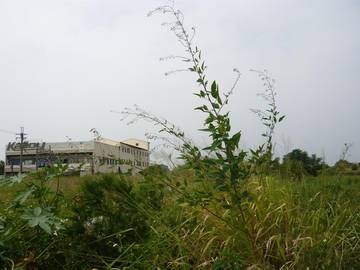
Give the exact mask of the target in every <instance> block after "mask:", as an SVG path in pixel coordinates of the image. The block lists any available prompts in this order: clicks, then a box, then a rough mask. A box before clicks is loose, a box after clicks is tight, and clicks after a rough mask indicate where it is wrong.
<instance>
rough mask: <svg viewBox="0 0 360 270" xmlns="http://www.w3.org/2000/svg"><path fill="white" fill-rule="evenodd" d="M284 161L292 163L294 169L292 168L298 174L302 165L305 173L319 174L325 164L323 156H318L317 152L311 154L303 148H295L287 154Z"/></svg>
mask: <svg viewBox="0 0 360 270" xmlns="http://www.w3.org/2000/svg"><path fill="white" fill-rule="evenodd" d="M283 161H284V163H287V162H288V163H290V166H292V167H291V168H292V169H290V170H291V171H293V172H294V173H295V174H296V175H299V174H300V171H301V167H302V169H303V171H304V173H306V174H308V175H313V176H317V175H318V174H319V171H320V170H321V169H322V168H323V166H324V162H323V160H322V159H321V158H318V157H317V156H316V155H315V154H313V155H311V156H309V155H308V153H307V152H306V151H303V150H301V149H294V150H293V151H291V152H290V153H288V154H286V155H285V156H284V157H283Z"/></svg>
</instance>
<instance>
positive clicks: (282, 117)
mask: <svg viewBox="0 0 360 270" xmlns="http://www.w3.org/2000/svg"><path fill="white" fill-rule="evenodd" d="M284 118H285V115H283V116H281V117H280V118H279V123H280V122H281V121H282V120H284Z"/></svg>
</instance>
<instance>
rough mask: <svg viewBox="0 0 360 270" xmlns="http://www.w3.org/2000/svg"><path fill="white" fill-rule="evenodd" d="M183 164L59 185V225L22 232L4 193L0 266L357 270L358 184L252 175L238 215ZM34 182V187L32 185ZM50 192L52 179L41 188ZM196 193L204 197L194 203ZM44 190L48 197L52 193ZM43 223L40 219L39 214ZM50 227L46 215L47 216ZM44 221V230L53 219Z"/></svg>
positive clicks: (10, 194) (10, 193)
mask: <svg viewBox="0 0 360 270" xmlns="http://www.w3.org/2000/svg"><path fill="white" fill-rule="evenodd" d="M195 179H196V177H195V175H194V171H193V170H191V169H188V168H185V167H182V168H178V169H175V170H174V171H172V172H165V171H162V170H161V169H160V168H157V167H153V168H149V169H148V170H147V171H145V172H144V174H143V175H139V176H137V177H130V176H119V175H99V176H94V177H86V178H79V177H61V178H59V180H60V181H59V183H60V185H59V186H60V191H59V194H61V195H60V196H61V200H60V201H59V204H58V206H57V207H58V208H59V209H60V210H59V212H58V213H57V215H58V216H59V217H60V218H61V219H62V220H63V225H62V228H58V229H56V228H55V227H54V230H52V231H51V232H50V233H46V231H44V230H43V229H42V228H41V227H40V226H34V227H31V226H28V225H29V224H28V223H27V221H28V220H27V219H24V214H23V211H25V210H26V208H31V207H35V206H37V205H39V202H38V201H37V199H36V196H34V198H28V199H27V200H26V201H25V202H24V203H23V204H22V205H21V206H20V205H18V206H14V205H13V206H12V207H10V205H11V203H12V202H13V200H14V199H15V198H16V197H17V194H18V192H19V191H21V190H22V188H23V187H24V186H26V184H25V183H26V179H25V180H23V182H22V183H21V184H17V185H15V186H13V187H2V188H1V190H2V192H1V210H0V213H1V214H0V215H1V216H2V219H3V222H2V227H1V234H0V237H1V238H0V242H1V245H2V246H1V247H2V251H1V252H0V254H1V258H2V259H1V260H2V262H1V266H2V268H3V269H12V265H13V266H14V267H15V268H16V267H18V269H92V268H97V269H359V268H360V256H359V254H360V214H359V213H360V211H359V210H360V177H355V176H346V177H341V176H325V175H324V176H318V177H311V178H310V177H308V178H304V179H303V180H301V181H290V180H284V179H281V178H280V177H277V176H271V177H270V176H268V177H261V178H260V177H252V178H251V179H248V181H247V182H246V183H245V184H244V186H243V189H244V190H246V191H247V194H248V198H247V199H244V200H243V201H242V203H241V208H242V211H240V210H238V209H232V208H231V207H226V204H227V200H228V198H227V194H226V193H225V192H224V193H222V192H221V191H218V190H217V189H214V188H213V187H212V185H211V182H209V184H204V182H196V181H194V180H195ZM32 181H34V180H32ZM49 183H50V187H51V192H55V191H56V189H57V184H56V183H57V181H49ZM199 191H201V192H204V193H209V194H211V198H212V199H206V198H209V197H208V196H204V197H202V198H203V201H202V202H199V201H198V200H202V199H201V198H200V199H199ZM51 192H50V193H48V195H47V196H48V198H47V199H48V200H49V201H51V200H52V195H53V193H51ZM40 217H41V215H40ZM43 218H45V217H43ZM49 220H50V221H51V218H50V219H49ZM50 221H49V223H48V224H49V225H50V226H52V225H51V222H50Z"/></svg>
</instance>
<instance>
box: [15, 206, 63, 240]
mask: <svg viewBox="0 0 360 270" xmlns="http://www.w3.org/2000/svg"><path fill="white" fill-rule="evenodd" d="M21 218H22V219H24V220H27V222H28V226H29V227H31V228H33V227H36V226H39V227H40V228H41V229H43V230H44V231H45V232H47V233H48V234H51V233H52V231H54V230H56V229H60V228H61V227H62V226H61V222H60V219H59V218H57V217H55V216H54V214H53V213H51V212H50V211H48V210H46V209H42V208H40V207H36V208H34V209H26V210H25V212H24V214H23V215H22V216H21Z"/></svg>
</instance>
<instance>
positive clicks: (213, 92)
mask: <svg viewBox="0 0 360 270" xmlns="http://www.w3.org/2000/svg"><path fill="white" fill-rule="evenodd" d="M211 96H212V97H213V98H216V99H217V98H218V97H219V91H218V87H217V84H216V81H213V83H212V84H211Z"/></svg>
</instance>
